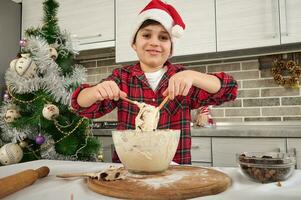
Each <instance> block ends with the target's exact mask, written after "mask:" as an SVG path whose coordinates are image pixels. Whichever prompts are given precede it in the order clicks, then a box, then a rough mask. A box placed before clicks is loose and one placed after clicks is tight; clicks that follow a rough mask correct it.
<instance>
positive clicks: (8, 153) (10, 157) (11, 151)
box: [0, 143, 23, 165]
mask: <svg viewBox="0 0 301 200" xmlns="http://www.w3.org/2000/svg"><path fill="white" fill-rule="evenodd" d="M22 158H23V150H22V149H21V147H20V146H19V145H18V144H14V143H8V144H5V145H4V146H3V147H1V148H0V162H1V164H2V165H10V164H15V163H18V162H20V161H21V160H22Z"/></svg>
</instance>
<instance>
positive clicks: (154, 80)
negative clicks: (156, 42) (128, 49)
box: [144, 67, 166, 91]
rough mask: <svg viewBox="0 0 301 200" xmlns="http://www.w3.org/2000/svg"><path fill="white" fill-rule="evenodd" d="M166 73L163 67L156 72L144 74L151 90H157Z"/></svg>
mask: <svg viewBox="0 0 301 200" xmlns="http://www.w3.org/2000/svg"><path fill="white" fill-rule="evenodd" d="M165 72H166V67H163V68H161V69H159V70H158V71H155V72H148V73H146V72H145V73H144V74H145V77H146V78H147V80H148V83H149V85H150V86H151V88H152V89H153V91H155V90H156V88H157V86H158V84H159V82H160V80H161V78H162V76H163V75H164V73H165Z"/></svg>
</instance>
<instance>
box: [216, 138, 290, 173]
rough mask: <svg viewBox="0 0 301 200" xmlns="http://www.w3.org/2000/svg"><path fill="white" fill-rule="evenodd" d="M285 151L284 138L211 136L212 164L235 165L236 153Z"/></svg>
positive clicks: (221, 165) (220, 165) (219, 165)
mask: <svg viewBox="0 0 301 200" xmlns="http://www.w3.org/2000/svg"><path fill="white" fill-rule="evenodd" d="M270 151H281V152H286V138H212V157H213V166H218V167H236V166H237V164H236V153H241V152H270Z"/></svg>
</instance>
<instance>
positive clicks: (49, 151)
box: [0, 0, 99, 165]
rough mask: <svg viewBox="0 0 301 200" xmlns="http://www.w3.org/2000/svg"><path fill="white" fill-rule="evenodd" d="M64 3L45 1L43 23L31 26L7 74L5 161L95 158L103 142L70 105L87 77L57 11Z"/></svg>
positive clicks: (2, 135)
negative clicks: (75, 56) (59, 20)
mask: <svg viewBox="0 0 301 200" xmlns="http://www.w3.org/2000/svg"><path fill="white" fill-rule="evenodd" d="M58 7H59V4H58V3H57V2H56V1H55V0H46V1H45V2H44V3H43V9H44V18H43V23H42V24H41V26H40V27H37V28H30V29H28V30H26V32H25V39H22V40H21V41H20V46H21V52H20V53H19V54H18V56H17V57H16V58H15V59H14V60H12V61H11V63H10V67H9V68H8V69H7V72H6V74H5V81H6V87H7V93H6V94H5V95H4V101H3V103H2V105H1V121H0V126H1V132H0V146H1V149H0V163H1V164H3V165H8V164H13V163H18V162H23V161H29V160H36V159H57V160H95V159H96V157H97V153H98V151H99V142H98V140H97V139H96V138H94V137H93V136H92V132H91V120H89V119H87V118H83V117H80V116H78V115H77V114H75V113H74V112H73V111H72V109H71V107H70V105H69V104H70V97H71V94H72V92H73V90H74V89H75V88H76V87H78V86H79V84H80V83H82V82H84V81H85V79H86V71H85V69H84V68H83V67H82V66H80V65H77V64H75V62H74V55H75V54H76V53H77V52H75V51H74V49H73V48H72V42H71V40H70V36H69V34H68V33H67V32H66V31H61V30H60V28H59V26H58V19H57V17H56V15H57V11H58Z"/></svg>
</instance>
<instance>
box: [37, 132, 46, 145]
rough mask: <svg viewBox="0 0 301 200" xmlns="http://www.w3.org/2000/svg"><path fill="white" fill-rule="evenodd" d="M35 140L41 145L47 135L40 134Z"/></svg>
mask: <svg viewBox="0 0 301 200" xmlns="http://www.w3.org/2000/svg"><path fill="white" fill-rule="evenodd" d="M35 142H36V144H38V145H41V144H43V143H44V142H45V137H44V136H43V135H41V134H39V135H38V136H37V137H36V138H35Z"/></svg>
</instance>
